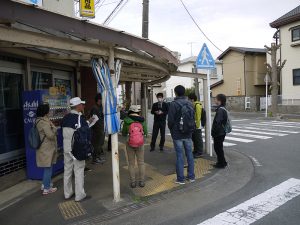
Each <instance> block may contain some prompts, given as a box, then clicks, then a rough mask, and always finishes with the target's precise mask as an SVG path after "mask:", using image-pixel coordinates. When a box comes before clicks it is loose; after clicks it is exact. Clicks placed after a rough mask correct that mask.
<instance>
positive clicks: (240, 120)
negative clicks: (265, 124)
mask: <svg viewBox="0 0 300 225" xmlns="http://www.w3.org/2000/svg"><path fill="white" fill-rule="evenodd" d="M247 120H249V119H239V120H231V121H232V122H242V121H247Z"/></svg>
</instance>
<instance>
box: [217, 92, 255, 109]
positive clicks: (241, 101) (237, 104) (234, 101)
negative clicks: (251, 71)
mask: <svg viewBox="0 0 300 225" xmlns="http://www.w3.org/2000/svg"><path fill="white" fill-rule="evenodd" d="M214 101H215V98H214V97H213V98H212V102H214ZM259 104H260V96H252V97H250V109H247V110H245V97H243V96H227V105H226V108H227V109H228V110H230V111H234V112H244V111H250V112H256V111H259Z"/></svg>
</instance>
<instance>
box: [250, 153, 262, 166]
mask: <svg viewBox="0 0 300 225" xmlns="http://www.w3.org/2000/svg"><path fill="white" fill-rule="evenodd" d="M249 157H250V158H251V160H252V161H253V164H254V166H257V167H260V166H262V165H261V164H260V162H259V161H258V160H257V159H256V158H255V157H254V156H251V155H249Z"/></svg>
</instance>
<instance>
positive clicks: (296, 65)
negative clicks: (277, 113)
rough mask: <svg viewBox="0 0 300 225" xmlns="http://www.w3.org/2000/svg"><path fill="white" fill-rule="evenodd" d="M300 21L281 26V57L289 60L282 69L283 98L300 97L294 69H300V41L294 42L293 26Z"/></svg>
mask: <svg viewBox="0 0 300 225" xmlns="http://www.w3.org/2000/svg"><path fill="white" fill-rule="evenodd" d="M295 26H300V21H298V22H294V23H291V24H289V25H286V26H283V27H281V28H280V39H281V40H280V41H281V44H282V46H281V58H282V60H284V59H286V60H287V62H286V64H285V66H284V67H283V70H282V98H283V99H300V85H293V69H300V59H299V57H300V41H297V42H292V34H291V30H290V29H291V28H292V27H295Z"/></svg>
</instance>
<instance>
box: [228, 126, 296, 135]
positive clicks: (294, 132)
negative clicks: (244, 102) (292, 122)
mask: <svg viewBox="0 0 300 225" xmlns="http://www.w3.org/2000/svg"><path fill="white" fill-rule="evenodd" d="M233 128H242V129H244V128H246V129H248V130H264V131H273V132H279V133H280V132H281V133H288V134H299V132H297V131H291V130H274V129H266V128H260V127H259V128H256V127H248V126H245V127H242V126H233Z"/></svg>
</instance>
